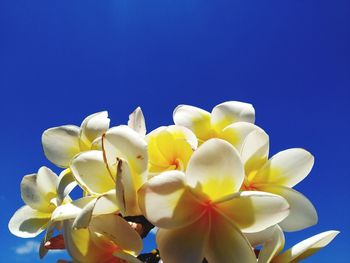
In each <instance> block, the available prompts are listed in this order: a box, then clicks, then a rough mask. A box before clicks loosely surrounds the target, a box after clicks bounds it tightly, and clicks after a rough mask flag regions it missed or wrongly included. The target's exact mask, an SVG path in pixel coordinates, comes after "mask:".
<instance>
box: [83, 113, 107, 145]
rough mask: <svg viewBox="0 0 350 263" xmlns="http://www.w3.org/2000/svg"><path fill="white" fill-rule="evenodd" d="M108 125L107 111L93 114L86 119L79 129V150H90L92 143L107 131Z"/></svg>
mask: <svg viewBox="0 0 350 263" xmlns="http://www.w3.org/2000/svg"><path fill="white" fill-rule="evenodd" d="M109 123H110V119H109V118H108V112H107V111H102V112H98V113H94V114H92V115H90V116H88V117H86V118H85V119H84V121H83V122H82V124H81V128H80V146H81V148H83V149H84V150H90V149H91V145H92V143H93V141H94V140H95V139H96V138H98V137H100V136H102V134H103V133H105V132H106V131H107V130H108V128H109Z"/></svg>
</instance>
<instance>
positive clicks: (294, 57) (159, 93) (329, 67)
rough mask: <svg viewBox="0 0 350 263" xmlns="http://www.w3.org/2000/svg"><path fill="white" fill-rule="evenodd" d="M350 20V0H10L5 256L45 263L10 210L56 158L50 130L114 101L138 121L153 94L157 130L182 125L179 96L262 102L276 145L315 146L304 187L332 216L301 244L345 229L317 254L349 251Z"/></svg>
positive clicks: (327, 257)
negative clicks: (47, 145)
mask: <svg viewBox="0 0 350 263" xmlns="http://www.w3.org/2000/svg"><path fill="white" fill-rule="evenodd" d="M349 25H350V2H349V1H348V0H337V1H324V0H309V1H303V0H279V1H277V0H274V1H273V0H265V1H259V0H224V1H218V0H216V1H215V0H176V1H175V0H149V1H142V0H135V1H132V0H104V1H78V0H75V1H71V0H37V1H24V0H2V1H0V37H1V38H0V91H1V97H0V98H1V102H0V113H1V118H2V120H1V129H0V135H1V138H2V142H1V145H2V150H1V151H0V157H1V159H0V160H1V161H0V163H1V176H0V185H1V186H2V190H1V192H0V205H1V206H0V207H1V216H2V219H3V220H2V221H1V222H0V237H1V244H2V257H1V259H0V261H3V262H5V261H6V262H9V261H10V262H39V259H38V258H37V255H36V252H33V249H32V248H35V246H36V244H35V243H30V242H29V243H27V242H28V241H29V240H24V239H20V238H16V237H14V236H11V235H10V233H9V231H8V230H7V222H8V220H9V219H10V217H11V215H12V214H13V213H14V212H15V210H16V209H17V208H19V207H20V206H21V205H22V201H21V198H20V192H19V184H20V181H21V178H22V176H23V175H25V174H28V173H33V172H35V171H37V169H38V168H39V167H40V166H42V165H47V166H49V167H51V168H54V166H53V165H52V164H50V163H49V162H48V161H47V160H45V157H44V154H43V151H42V148H41V144H40V137H41V133H42V132H43V131H44V130H45V129H47V128H49V127H53V126H57V125H62V124H68V123H70V124H77V125H79V124H80V122H81V121H82V120H83V118H84V117H85V116H87V115H88V114H91V113H94V112H97V111H101V110H108V111H109V113H110V116H111V118H112V124H114V125H117V124H121V123H126V121H127V117H128V114H129V113H130V112H131V111H132V110H133V109H134V108H135V107H136V106H139V105H140V106H141V107H142V108H143V111H144V113H145V116H146V120H147V125H148V129H149V130H152V129H154V128H155V127H157V126H160V125H167V124H171V123H172V111H173V109H174V107H175V106H176V105H178V104H182V103H185V104H192V105H196V106H199V107H202V108H204V109H207V110H211V108H212V107H213V106H215V105H216V104H218V103H220V102H223V101H226V100H241V101H245V102H250V103H252V104H253V105H254V106H255V108H256V112H257V124H258V125H259V126H261V127H263V128H264V129H265V130H266V131H267V132H268V134H269V135H270V138H271V153H272V154H274V153H276V152H278V151H280V150H283V149H286V148H290V147H304V148H306V149H308V150H309V151H311V152H312V153H313V154H314V155H315V158H316V163H315V166H314V169H313V171H312V172H311V174H310V176H309V177H307V178H306V179H305V180H304V181H303V182H302V183H300V184H299V185H298V186H297V187H296V188H297V189H298V190H300V191H301V192H303V193H304V194H305V195H306V196H308V197H309V199H310V200H311V201H312V202H313V203H314V205H315V206H316V208H317V210H318V214H319V223H318V225H317V226H314V227H311V228H310V229H307V230H305V231H301V232H296V233H292V234H290V235H288V236H287V238H288V240H287V245H290V244H294V243H296V242H298V241H300V240H302V239H304V238H306V237H309V236H310V235H313V234H317V233H319V232H321V231H325V230H329V229H338V230H340V231H342V233H341V234H340V235H339V236H338V237H337V238H336V239H335V241H334V242H333V243H332V244H331V245H330V246H329V247H327V248H326V249H324V250H322V251H321V252H319V253H318V254H317V255H316V256H314V257H313V258H311V259H310V260H308V261H307V262H318V263H319V262H321V263H322V262H346V260H347V258H348V247H347V246H348V245H349V244H350V238H349V231H350V227H349V223H350V214H349V201H350V192H349V187H348V186H349V184H350V169H349V160H350V155H349V147H350V139H349V135H350V132H349V129H350V109H349V99H350V96H349V87H350V74H349V73H350V49H349V47H350V26H349ZM56 171H57V169H56ZM18 251H22V254H21V252H18ZM23 251H24V253H23ZM62 257H65V254H63V253H62V254H57V253H56V254H52V255H49V257H48V258H47V259H46V260H45V262H53V261H54V260H55V259H57V258H62Z"/></svg>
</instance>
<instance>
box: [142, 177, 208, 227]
mask: <svg viewBox="0 0 350 263" xmlns="http://www.w3.org/2000/svg"><path fill="white" fill-rule="evenodd" d="M138 195H139V205H140V209H141V211H142V212H143V214H144V215H145V217H146V218H147V219H148V220H149V221H150V222H151V223H152V224H154V225H156V226H158V227H161V228H178V227H183V226H186V225H189V224H191V223H193V222H194V221H196V220H197V219H198V218H199V217H200V216H201V214H202V211H201V209H200V208H201V207H200V203H199V201H198V200H197V199H196V197H194V195H193V194H192V193H191V192H190V190H189V189H188V188H187V187H186V185H185V175H184V174H183V173H182V172H179V171H168V172H164V173H161V174H159V175H157V176H154V177H152V178H151V179H150V180H149V181H148V182H146V183H145V184H144V185H143V186H142V188H141V189H140V190H139V192H138Z"/></svg>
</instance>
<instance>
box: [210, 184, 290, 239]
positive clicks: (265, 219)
mask: <svg viewBox="0 0 350 263" xmlns="http://www.w3.org/2000/svg"><path fill="white" fill-rule="evenodd" d="M217 207H218V209H219V210H220V211H221V212H222V213H224V214H225V215H226V216H227V217H228V218H230V219H231V220H232V221H233V222H234V223H235V224H236V225H237V226H238V227H239V228H240V229H241V230H242V231H243V232H245V233H249V232H259V231H262V230H264V229H266V228H267V227H270V226H272V225H275V224H277V223H279V222H281V221H282V220H283V219H285V218H286V217H287V215H288V214H289V205H288V203H287V201H286V200H285V199H284V198H282V197H280V196H278V195H274V194H270V193H265V192H258V191H246V192H240V193H237V194H234V195H232V196H228V197H226V198H225V199H222V200H220V201H218V202H217Z"/></svg>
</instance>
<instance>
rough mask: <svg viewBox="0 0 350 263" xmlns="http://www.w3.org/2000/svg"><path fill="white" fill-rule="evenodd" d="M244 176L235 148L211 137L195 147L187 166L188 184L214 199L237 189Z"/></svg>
mask: <svg viewBox="0 0 350 263" xmlns="http://www.w3.org/2000/svg"><path fill="white" fill-rule="evenodd" d="M243 179H244V170H243V164H242V162H241V159H240V157H239V154H238V152H237V151H236V150H235V149H234V147H233V146H232V145H231V144H229V143H228V142H226V141H223V140H220V139H211V140H209V141H206V142H205V143H203V144H202V145H201V146H200V147H199V148H198V150H196V151H195V152H194V153H193V155H192V157H191V159H190V161H189V163H188V166H187V170H186V180H187V183H188V185H190V186H191V187H193V188H195V189H197V190H198V191H200V192H203V193H204V194H206V195H208V197H209V198H210V199H211V200H213V201H214V200H216V199H218V198H221V197H223V196H225V195H228V194H232V193H235V192H237V191H238V190H239V188H240V187H241V185H242V182H243Z"/></svg>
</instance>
